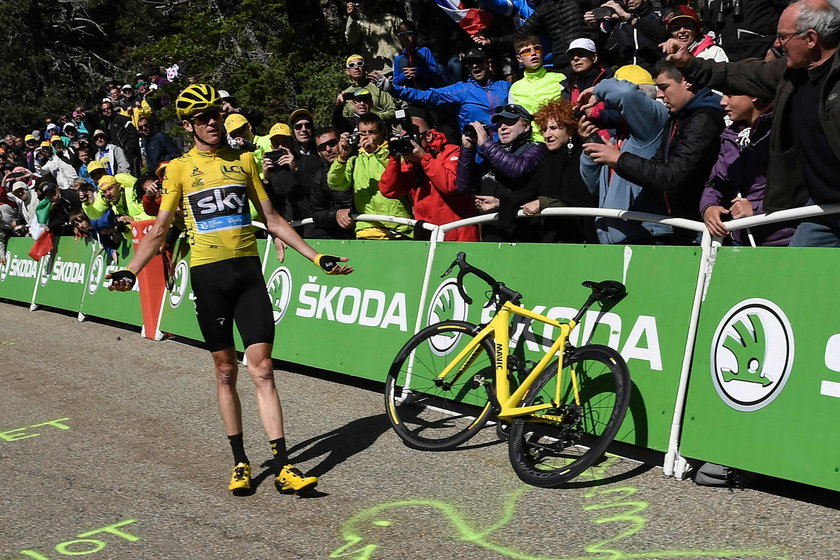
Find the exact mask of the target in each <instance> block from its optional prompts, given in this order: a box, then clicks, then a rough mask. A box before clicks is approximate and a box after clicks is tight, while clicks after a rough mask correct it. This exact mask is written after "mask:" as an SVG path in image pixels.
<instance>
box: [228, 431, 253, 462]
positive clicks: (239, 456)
mask: <svg viewBox="0 0 840 560" xmlns="http://www.w3.org/2000/svg"><path fill="white" fill-rule="evenodd" d="M228 441H229V442H230V449H231V451H233V464H234V465H236V464H238V463H248V464H249V465H250V464H251V462H250V461H248V456H247V455H245V444H244V442H243V441H242V433H241V432H240V433H238V434H236V435H235V436H228Z"/></svg>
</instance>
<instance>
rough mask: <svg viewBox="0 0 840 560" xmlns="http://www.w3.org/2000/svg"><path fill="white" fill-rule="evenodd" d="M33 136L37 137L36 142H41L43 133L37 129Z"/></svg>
mask: <svg viewBox="0 0 840 560" xmlns="http://www.w3.org/2000/svg"><path fill="white" fill-rule="evenodd" d="M32 136H34V137H35V140H40V139H41V131H40V130H37V129H36V130H33V131H32Z"/></svg>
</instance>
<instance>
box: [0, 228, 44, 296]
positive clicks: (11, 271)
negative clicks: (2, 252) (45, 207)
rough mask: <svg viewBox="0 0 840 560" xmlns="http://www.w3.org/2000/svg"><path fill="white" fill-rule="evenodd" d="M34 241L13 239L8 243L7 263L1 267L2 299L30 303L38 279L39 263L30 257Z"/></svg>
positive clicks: (0, 289) (20, 238) (28, 238)
mask: <svg viewBox="0 0 840 560" xmlns="http://www.w3.org/2000/svg"><path fill="white" fill-rule="evenodd" d="M33 243H34V240H33V239H32V238H31V237H12V238H10V239H9V240H8V242H7V243H6V262H5V263H4V264H2V265H0V298H6V299H11V300H14V301H20V302H25V303H29V302H31V301H32V292H33V291H34V290H35V282H36V279H37V278H38V262H37V261H34V260H32V258H31V257H30V256H29V254H28V253H29V250H30V249H31V248H32V244H33Z"/></svg>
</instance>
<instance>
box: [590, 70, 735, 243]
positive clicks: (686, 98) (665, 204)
mask: <svg viewBox="0 0 840 560" xmlns="http://www.w3.org/2000/svg"><path fill="white" fill-rule="evenodd" d="M655 75H656V87H657V88H658V90H659V93H658V97H659V98H661V99H662V101H663V102H664V103H665V107H666V108H667V109H668V112H669V113H670V116H669V118H668V120H667V122H666V123H665V126H664V127H663V129H662V140H661V142H660V143H659V147H658V149H657V151H656V155H654V156H653V157H652V158H650V159H648V158H645V157H643V156H640V155H636V154H631V153H627V152H623V153H622V152H621V151H620V150H619V148H618V147H616V146H615V145H613V144H599V143H587V144H584V151H585V152H586V154H587V155H588V156H589V157H590V158H592V161H594V162H595V163H602V164H606V165H608V166H609V167H610V168H612V169H613V170H614V171H615V173H617V174H618V175H620V176H621V177H623V178H625V179H627V180H628V181H631V182H633V183H636V184H638V185H641V187H642V192H641V193H640V195H639V202H640V203H642V199H643V198H644V202H643V203H642V204H644V206H645V207H646V208H647V209H648V210H647V211H649V212H654V213H657V214H662V215H666V216H672V217H676V218H688V219H691V220H696V219H697V218H698V215H697V207H698V204H699V203H700V195H701V194H702V192H703V188H704V186H705V183H706V179H707V178H708V177H709V172H710V171H711V169H712V166H713V165H714V163H715V160H716V159H717V147H718V143H719V142H720V134H721V132H723V128H724V123H723V109H722V108H721V106H720V96H719V95H717V94H715V93H713V92H712V91H711V90H709V89H708V88H703V89H700V90H696V89H695V88H694V86H693V84H691V83H690V82H689V81H688V80H686V79H685V77H684V76H683V74H682V72H680V69H679V68H677V66H676V64H674V63H673V62H670V61H666V60H661V61H660V62H659V63H657V65H656V71H655ZM649 103H656V101H654V100H649ZM695 238H696V234H695V233H694V232H689V231H686V230H675V231H674V232H673V233H672V234H670V235H663V236H659V237H658V238H657V239H655V240H654V241H656V242H657V243H666V244H686V243H690V242H692V241H693V240H694V239H695Z"/></svg>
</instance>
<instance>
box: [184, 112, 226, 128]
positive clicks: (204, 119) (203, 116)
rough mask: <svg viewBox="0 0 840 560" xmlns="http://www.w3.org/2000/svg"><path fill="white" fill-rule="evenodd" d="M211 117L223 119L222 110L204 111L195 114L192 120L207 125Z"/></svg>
mask: <svg viewBox="0 0 840 560" xmlns="http://www.w3.org/2000/svg"><path fill="white" fill-rule="evenodd" d="M211 119H215V120H217V121H218V120H221V119H222V112H221V111H219V110H216V111H205V112H204V113H199V114H197V115H193V117H192V119H191V120H192V121H193V122H194V123H198V124H201V125H205V124H207V123H209V122H210V120H211Z"/></svg>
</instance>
